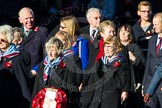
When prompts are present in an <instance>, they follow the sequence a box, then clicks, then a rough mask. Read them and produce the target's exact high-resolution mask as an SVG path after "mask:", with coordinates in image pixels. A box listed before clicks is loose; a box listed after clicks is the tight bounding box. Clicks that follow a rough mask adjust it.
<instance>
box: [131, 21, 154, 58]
mask: <svg viewBox="0 0 162 108" xmlns="http://www.w3.org/2000/svg"><path fill="white" fill-rule="evenodd" d="M132 29H133V33H134V36H135V40H136V43H137V44H138V45H139V46H140V47H141V48H142V50H143V53H144V56H145V58H146V56H147V50H148V39H146V37H147V33H146V32H150V35H152V33H153V24H151V25H150V26H149V27H148V29H147V30H146V32H144V31H143V29H142V28H141V25H140V22H139V21H137V22H136V23H135V24H134V25H133V27H132Z"/></svg>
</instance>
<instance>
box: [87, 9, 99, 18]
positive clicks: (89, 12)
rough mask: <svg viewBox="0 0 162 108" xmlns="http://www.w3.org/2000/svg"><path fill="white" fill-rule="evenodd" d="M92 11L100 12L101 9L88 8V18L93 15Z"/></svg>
mask: <svg viewBox="0 0 162 108" xmlns="http://www.w3.org/2000/svg"><path fill="white" fill-rule="evenodd" d="M92 12H99V13H101V12H100V10H99V9H98V8H89V9H88V10H87V12H86V18H89V17H90V16H91V13H92Z"/></svg>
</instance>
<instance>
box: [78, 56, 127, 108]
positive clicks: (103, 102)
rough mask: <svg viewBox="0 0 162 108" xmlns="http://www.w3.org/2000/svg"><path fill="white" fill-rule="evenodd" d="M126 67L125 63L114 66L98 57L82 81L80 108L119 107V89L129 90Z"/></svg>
mask: <svg viewBox="0 0 162 108" xmlns="http://www.w3.org/2000/svg"><path fill="white" fill-rule="evenodd" d="M127 68H128V65H127V63H122V65H121V66H120V67H116V68H115V67H113V65H109V66H106V65H104V64H103V62H102V61H101V59H100V60H99V61H98V62H97V63H96V64H95V65H94V66H93V69H92V70H91V72H90V73H89V74H90V76H89V79H88V81H85V82H83V85H84V87H83V91H82V98H81V103H82V108H107V107H108V108H119V106H120V98H121V97H120V95H121V94H120V93H121V91H126V92H128V91H129V82H128V79H129V78H128V77H129V74H128V72H127V71H128V69H127Z"/></svg>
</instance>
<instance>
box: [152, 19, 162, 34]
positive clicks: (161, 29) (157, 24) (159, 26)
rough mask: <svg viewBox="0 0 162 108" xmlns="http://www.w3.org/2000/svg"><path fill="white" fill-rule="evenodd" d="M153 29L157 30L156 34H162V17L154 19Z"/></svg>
mask: <svg viewBox="0 0 162 108" xmlns="http://www.w3.org/2000/svg"><path fill="white" fill-rule="evenodd" d="M153 28H154V30H155V33H162V22H161V17H159V16H157V17H154V18H153Z"/></svg>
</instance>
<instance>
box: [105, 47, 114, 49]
mask: <svg viewBox="0 0 162 108" xmlns="http://www.w3.org/2000/svg"><path fill="white" fill-rule="evenodd" d="M104 47H106V48H110V49H113V48H115V46H104Z"/></svg>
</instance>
